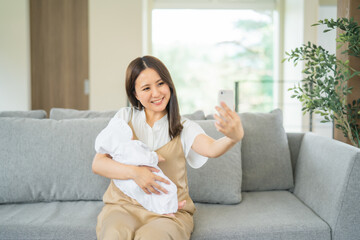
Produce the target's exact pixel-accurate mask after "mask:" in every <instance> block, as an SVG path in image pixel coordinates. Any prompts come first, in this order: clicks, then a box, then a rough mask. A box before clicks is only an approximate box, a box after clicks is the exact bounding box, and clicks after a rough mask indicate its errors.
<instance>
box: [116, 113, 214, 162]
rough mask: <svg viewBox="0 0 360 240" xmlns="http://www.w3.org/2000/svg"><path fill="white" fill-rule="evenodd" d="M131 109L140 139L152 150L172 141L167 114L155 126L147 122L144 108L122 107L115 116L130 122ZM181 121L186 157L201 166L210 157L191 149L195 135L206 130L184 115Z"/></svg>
mask: <svg viewBox="0 0 360 240" xmlns="http://www.w3.org/2000/svg"><path fill="white" fill-rule="evenodd" d="M131 109H133V110H134V111H133V116H132V119H131V123H132V125H133V127H134V131H135V135H136V136H137V137H138V138H139V140H140V141H142V142H143V143H145V144H146V145H147V146H148V147H149V148H150V150H151V151H155V150H157V149H159V148H161V147H162V146H164V145H165V144H167V143H168V142H170V140H171V139H170V136H169V123H168V119H167V115H165V116H164V117H162V118H161V119H160V120H158V121H156V122H155V123H154V126H153V127H150V126H149V125H148V124H147V122H146V116H145V111H144V110H141V111H139V110H136V109H134V108H131V107H124V108H121V109H120V110H119V111H118V112H117V113H116V114H115V116H114V118H121V119H123V120H124V121H126V122H129V121H130V118H131V112H132V110H131ZM184 121H185V122H184ZM181 122H184V123H183V130H182V131H181V134H180V138H181V144H182V147H183V150H184V154H185V158H186V160H187V162H188V163H189V165H190V166H191V167H192V168H199V167H201V166H202V165H204V164H205V163H206V161H207V160H208V158H207V157H204V156H202V155H200V154H198V153H196V152H195V151H194V150H192V149H191V146H192V144H193V142H194V140H195V137H196V136H198V135H199V134H205V132H204V130H203V129H202V128H201V127H200V126H199V124H197V123H195V122H193V121H191V120H189V119H187V118H184V117H182V118H181Z"/></svg>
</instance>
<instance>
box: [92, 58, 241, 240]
mask: <svg viewBox="0 0 360 240" xmlns="http://www.w3.org/2000/svg"><path fill="white" fill-rule="evenodd" d="M126 93H127V96H128V99H129V101H130V103H131V105H132V106H133V108H122V109H120V110H119V112H118V113H117V114H116V115H115V116H114V118H122V119H124V120H125V121H126V122H128V123H129V125H130V127H131V129H132V131H133V136H134V139H139V140H141V141H142V142H144V143H145V144H146V145H147V146H148V147H149V148H150V149H151V150H156V152H157V153H158V154H160V155H161V156H163V157H164V158H165V161H163V162H161V163H159V167H160V168H161V169H162V171H163V172H164V174H165V175H166V176H167V177H168V178H169V179H171V180H172V181H173V182H174V183H175V184H176V186H177V187H178V200H179V203H180V204H179V210H178V212H177V213H175V217H170V216H164V215H159V214H156V213H153V212H149V211H147V210H145V209H144V208H143V207H142V206H141V205H140V204H139V203H137V202H136V201H135V200H133V199H131V198H129V197H128V196H126V195H125V194H124V193H122V192H121V191H120V190H119V189H118V188H116V186H115V185H114V183H113V181H111V182H110V185H109V187H108V189H107V190H106V192H105V194H104V197H103V201H104V203H105V206H104V207H103V209H102V211H101V212H100V214H99V216H98V223H97V227H96V232H97V237H98V239H181V240H182V239H190V236H191V233H192V231H193V227H194V224H193V213H194V211H195V206H194V203H193V202H192V200H191V198H190V196H189V191H188V184H187V175H186V161H187V162H188V163H189V165H190V166H192V167H194V168H198V167H201V166H202V165H203V164H204V163H205V162H206V161H207V158H208V157H211V158H215V157H218V156H220V155H222V154H224V153H225V152H226V151H227V150H229V149H230V148H231V147H232V146H234V145H235V144H236V143H237V142H238V141H240V140H241V139H242V138H243V136H244V131H243V128H242V124H241V121H240V118H239V116H238V115H237V114H236V113H235V112H234V111H232V110H231V109H229V108H228V107H227V106H226V105H225V104H224V103H222V104H221V105H222V108H220V107H216V110H217V111H218V112H219V115H217V114H215V115H214V117H215V119H216V120H217V121H216V123H215V127H216V128H217V130H218V131H220V132H222V133H223V134H224V135H225V137H223V138H220V139H218V140H214V139H213V138H211V137H209V136H207V135H206V134H205V133H204V131H203V130H202V129H201V127H200V126H199V125H198V124H196V123H195V122H192V121H189V120H186V119H181V117H180V113H179V106H178V101H177V97H176V91H175V87H174V84H173V82H172V79H171V76H170V73H169V71H168V70H167V68H166V67H165V65H164V64H163V63H162V62H161V61H160V60H159V59H157V58H155V57H152V56H144V57H142V58H136V59H135V60H133V61H132V62H131V63H130V64H129V66H128V68H127V71H126ZM92 169H93V171H94V173H96V174H99V175H101V176H104V177H107V178H110V179H122V180H125V179H132V180H134V181H135V182H136V184H137V185H138V186H139V187H140V188H141V189H142V190H143V191H144V192H145V193H147V194H166V189H164V188H162V187H161V186H160V185H159V184H158V182H164V183H168V181H167V180H166V179H164V178H161V177H159V176H157V175H156V174H154V173H153V172H157V171H158V170H157V169H155V168H151V167H146V166H131V165H125V164H121V163H119V162H116V161H114V160H112V159H111V157H110V156H109V155H106V154H96V155H95V157H94V161H93V166H92Z"/></svg>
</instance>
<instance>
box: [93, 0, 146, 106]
mask: <svg viewBox="0 0 360 240" xmlns="http://www.w3.org/2000/svg"><path fill="white" fill-rule="evenodd" d="M142 6H143V2H142V0H121V1H119V0H102V1H99V0H89V64H90V66H89V71H90V72H89V80H90V109H92V110H114V109H118V108H120V107H124V106H126V103H127V97H126V91H125V71H126V67H127V66H128V64H129V63H130V61H131V60H133V59H134V58H136V57H139V56H141V55H142V52H143V45H142V39H143V29H142V23H143V22H142V12H143V9H142Z"/></svg>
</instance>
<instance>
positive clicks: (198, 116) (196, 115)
mask: <svg viewBox="0 0 360 240" xmlns="http://www.w3.org/2000/svg"><path fill="white" fill-rule="evenodd" d="M182 116H183V117H186V118H187V119H190V120H205V113H204V111H202V110H198V111H195V112H193V113H191V114H183V115H182Z"/></svg>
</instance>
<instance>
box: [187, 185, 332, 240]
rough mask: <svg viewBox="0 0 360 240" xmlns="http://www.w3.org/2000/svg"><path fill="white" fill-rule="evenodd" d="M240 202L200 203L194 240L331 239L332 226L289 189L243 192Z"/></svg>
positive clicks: (195, 217)
mask: <svg viewBox="0 0 360 240" xmlns="http://www.w3.org/2000/svg"><path fill="white" fill-rule="evenodd" d="M242 198H243V199H242V202H241V204H238V205H217V204H203V203H197V204H196V208H197V211H196V212H195V216H194V220H195V229H194V232H193V234H192V237H191V239H192V240H199V239H206V240H211V239H214V240H215V239H222V240H224V239H244V240H255V239H256V240H258V239H261V240H265V239H266V240H272V239H274V240H278V239H291V240H325V239H326V240H330V239H331V236H330V228H329V226H328V225H327V224H326V223H325V222H324V221H323V220H322V219H320V218H319V217H318V216H317V215H316V214H315V213H313V212H312V210H310V209H309V208H308V207H307V206H305V205H304V204H303V203H302V202H301V201H300V200H298V199H297V198H296V197H295V196H294V195H293V194H292V193H290V192H287V191H271V192H249V193H246V192H243V193H242Z"/></svg>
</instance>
